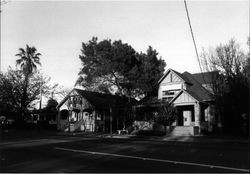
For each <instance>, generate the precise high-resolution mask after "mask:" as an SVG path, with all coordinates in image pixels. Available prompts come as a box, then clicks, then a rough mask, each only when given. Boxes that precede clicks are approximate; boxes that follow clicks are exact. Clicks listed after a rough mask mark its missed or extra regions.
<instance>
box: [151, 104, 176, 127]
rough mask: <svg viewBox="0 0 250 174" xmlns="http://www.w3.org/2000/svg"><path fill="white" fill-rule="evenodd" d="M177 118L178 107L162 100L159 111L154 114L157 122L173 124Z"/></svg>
mask: <svg viewBox="0 0 250 174" xmlns="http://www.w3.org/2000/svg"><path fill="white" fill-rule="evenodd" d="M176 119H177V109H176V108H175V107H174V106H173V105H170V104H169V103H167V102H164V101H160V104H159V105H158V106H157V112H155V114H154V120H155V122H156V123H158V124H161V125H164V126H171V125H172V123H173V122H174V121H176Z"/></svg>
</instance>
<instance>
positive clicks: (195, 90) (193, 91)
mask: <svg viewBox="0 0 250 174" xmlns="http://www.w3.org/2000/svg"><path fill="white" fill-rule="evenodd" d="M182 75H183V76H185V77H186V78H187V79H188V81H189V82H190V83H191V84H192V85H189V86H187V89H186V91H187V92H188V93H189V94H190V95H192V96H193V97H194V98H196V99H197V100H198V101H200V102H202V101H211V100H213V97H212V94H211V93H210V92H209V91H208V90H206V89H205V88H204V87H203V86H202V84H201V83H199V81H198V80H196V78H195V77H194V76H193V75H192V74H190V73H189V72H184V73H182Z"/></svg>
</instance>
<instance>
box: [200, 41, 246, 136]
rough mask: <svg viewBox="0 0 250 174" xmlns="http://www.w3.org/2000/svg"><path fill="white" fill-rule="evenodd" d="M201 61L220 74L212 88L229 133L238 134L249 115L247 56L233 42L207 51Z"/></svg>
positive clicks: (218, 110)
mask: <svg viewBox="0 0 250 174" xmlns="http://www.w3.org/2000/svg"><path fill="white" fill-rule="evenodd" d="M202 58H203V65H204V68H205V69H206V70H210V71H211V70H216V71H218V72H219V76H218V78H217V79H216V80H215V81H214V85H213V93H214V96H215V109H216V113H217V115H218V119H221V122H222V124H223V126H224V128H225V129H224V130H226V131H227V132H234V133H235V132H237V131H238V132H239V130H240V127H241V125H242V115H244V114H247V115H249V78H248V77H247V69H248V68H247V56H246V54H244V52H242V51H241V50H240V47H239V45H238V44H237V43H236V42H235V40H233V39H231V40H230V41H229V43H228V44H225V45H220V46H217V47H216V49H215V50H212V51H210V52H205V51H204V52H203V54H202ZM218 119H217V121H218Z"/></svg>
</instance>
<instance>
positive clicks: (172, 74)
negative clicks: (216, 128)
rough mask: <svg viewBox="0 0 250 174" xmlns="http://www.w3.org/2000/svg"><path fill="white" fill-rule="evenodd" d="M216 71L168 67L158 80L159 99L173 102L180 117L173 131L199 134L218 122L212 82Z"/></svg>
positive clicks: (175, 133)
mask: <svg viewBox="0 0 250 174" xmlns="http://www.w3.org/2000/svg"><path fill="white" fill-rule="evenodd" d="M217 75H218V73H217V72H205V73H196V74H190V73H189V72H184V73H179V72H177V71H175V70H173V69H169V70H168V71H167V72H166V73H165V74H164V75H163V76H162V77H161V79H160V80H159V81H158V84H159V86H158V99H161V100H164V101H167V102H169V103H170V104H173V105H174V106H175V107H176V108H177V110H178V118H177V120H176V121H175V122H174V123H173V125H172V126H174V129H173V132H172V134H174V135H196V134H200V132H201V131H203V130H204V131H211V130H212V129H213V124H214V123H215V115H214V105H213V104H214V98H213V91H212V87H213V86H212V84H213V82H214V80H215V79H216V77H217Z"/></svg>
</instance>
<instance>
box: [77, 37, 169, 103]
mask: <svg viewBox="0 0 250 174" xmlns="http://www.w3.org/2000/svg"><path fill="white" fill-rule="evenodd" d="M81 52H82V54H81V55H80V56H79V57H80V59H81V61H82V65H83V67H82V69H81V71H80V72H79V76H80V77H79V79H78V81H77V82H76V84H78V85H81V86H83V87H85V88H86V89H88V90H92V91H101V92H105V93H116V94H117V95H125V96H128V97H134V98H136V97H138V96H140V95H143V94H144V95H145V94H146V93H147V92H148V91H149V88H150V90H151V86H154V85H155V84H156V82H157V80H155V79H156V78H157V77H160V76H161V75H163V71H164V67H165V65H166V64H165V62H164V60H162V59H159V58H158V57H157V52H156V51H155V50H154V49H153V48H152V47H149V49H148V51H147V53H146V54H144V53H137V52H136V51H135V50H134V49H133V48H132V47H131V46H130V45H128V44H126V43H123V42H122V41H120V40H119V41H114V42H112V41H111V40H103V41H100V42H98V40H97V38H96V37H93V38H92V40H90V41H89V42H88V43H82V50H81ZM151 73H152V74H153V75H152V74H151ZM149 84H150V85H149ZM148 85H149V86H148Z"/></svg>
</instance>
